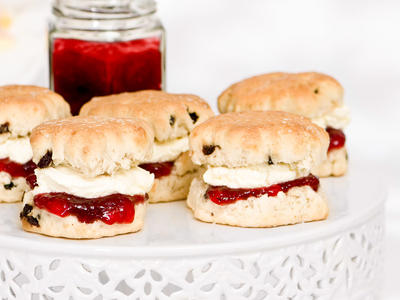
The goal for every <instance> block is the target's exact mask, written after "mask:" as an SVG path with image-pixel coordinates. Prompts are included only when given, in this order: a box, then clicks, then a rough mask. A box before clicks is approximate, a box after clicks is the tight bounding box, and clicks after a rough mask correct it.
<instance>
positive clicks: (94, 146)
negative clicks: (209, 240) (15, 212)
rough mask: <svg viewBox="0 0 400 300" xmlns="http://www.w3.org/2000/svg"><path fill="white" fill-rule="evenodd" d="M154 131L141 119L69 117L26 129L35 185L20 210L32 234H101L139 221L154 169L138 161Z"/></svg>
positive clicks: (133, 226)
mask: <svg viewBox="0 0 400 300" xmlns="http://www.w3.org/2000/svg"><path fill="white" fill-rule="evenodd" d="M153 139H154V134H153V131H152V129H151V127H150V126H149V125H148V124H147V123H146V122H145V121H143V120H140V119H135V118H130V119H122V118H121V119H117V118H106V117H71V118H67V119H64V120H59V121H50V122H46V123H43V124H41V125H39V126H38V127H36V128H35V129H34V130H33V131H32V135H31V145H32V150H33V161H34V162H35V163H37V165H38V168H37V169H36V170H35V174H36V177H37V183H36V184H35V188H34V189H33V190H32V191H30V192H28V193H26V194H25V196H24V200H23V208H22V211H21V214H20V218H21V221H22V227H23V228H24V229H25V230H27V231H31V232H37V233H41V234H45V235H49V236H55V237H66V238H75V239H80V238H99V237H104V236H114V235H117V234H122V233H128V232H135V231H138V230H140V229H141V228H142V227H143V221H144V215H145V211H146V202H147V201H146V199H147V193H148V192H149V191H150V189H151V187H152V185H153V181H154V175H153V174H151V173H149V172H147V171H146V170H144V169H141V168H139V167H138V164H140V163H141V162H142V161H143V160H145V159H147V158H148V157H149V156H151V151H152V146H153Z"/></svg>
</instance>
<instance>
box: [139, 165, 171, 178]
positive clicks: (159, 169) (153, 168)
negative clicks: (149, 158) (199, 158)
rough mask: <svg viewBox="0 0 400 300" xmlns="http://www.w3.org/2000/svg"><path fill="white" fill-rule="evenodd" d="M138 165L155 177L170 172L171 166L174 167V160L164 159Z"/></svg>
mask: <svg viewBox="0 0 400 300" xmlns="http://www.w3.org/2000/svg"><path fill="white" fill-rule="evenodd" d="M139 167H140V168H142V169H145V170H146V171H148V172H150V173H152V174H154V177H155V178H160V177H163V176H168V175H169V174H171V172H172V168H173V167H174V162H173V161H165V162H160V163H149V164H141V165H139Z"/></svg>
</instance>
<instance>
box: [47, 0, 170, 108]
mask: <svg viewBox="0 0 400 300" xmlns="http://www.w3.org/2000/svg"><path fill="white" fill-rule="evenodd" d="M52 12H53V20H52V22H51V24H50V31H49V59H50V87H51V89H53V90H54V91H56V92H57V93H59V94H61V95H62V96H63V97H64V98H65V99H66V100H67V101H68V102H69V103H70V105H71V110H72V113H73V114H74V115H76V114H78V113H79V109H80V108H81V106H82V105H83V104H84V103H85V102H87V101H89V100H90V99H91V98H92V97H94V96H104V95H110V94H116V93H121V92H131V91H137V90H144V89H155V90H160V89H163V88H164V85H165V32H164V28H163V27H162V25H161V23H160V21H159V19H158V18H157V16H156V15H155V13H156V5H155V2H154V0H55V1H54V2H53V7H52Z"/></svg>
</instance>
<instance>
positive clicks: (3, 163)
mask: <svg viewBox="0 0 400 300" xmlns="http://www.w3.org/2000/svg"><path fill="white" fill-rule="evenodd" d="M70 115H71V114H70V108H69V105H68V103H67V102H66V101H64V99H63V98H62V97H61V96H60V95H58V94H56V93H53V92H51V91H50V90H48V89H46V88H42V87H36V86H22V85H7V86H0V202H16V201H21V200H22V195H23V193H24V192H25V191H27V190H29V186H28V183H27V182H26V180H25V178H27V177H28V176H29V175H30V174H31V173H32V172H33V169H34V167H35V166H34V164H33V163H32V161H31V160H32V150H31V146H30V144H29V136H30V134H31V132H32V130H33V128H34V127H36V126H37V125H39V124H41V123H43V122H45V121H48V120H53V119H62V118H66V117H68V116H70Z"/></svg>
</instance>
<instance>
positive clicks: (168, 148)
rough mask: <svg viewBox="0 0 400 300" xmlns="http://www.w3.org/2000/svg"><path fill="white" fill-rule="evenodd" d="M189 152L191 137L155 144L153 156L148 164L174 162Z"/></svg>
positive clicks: (156, 142)
mask: <svg viewBox="0 0 400 300" xmlns="http://www.w3.org/2000/svg"><path fill="white" fill-rule="evenodd" d="M188 150H189V137H187V136H185V137H182V138H179V139H174V140H170V141H165V142H158V141H155V142H154V146H153V155H152V156H151V158H150V159H148V160H147V161H145V162H146V163H156V162H165V161H174V160H176V159H177V158H178V156H179V155H181V153H183V152H186V151H188Z"/></svg>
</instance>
